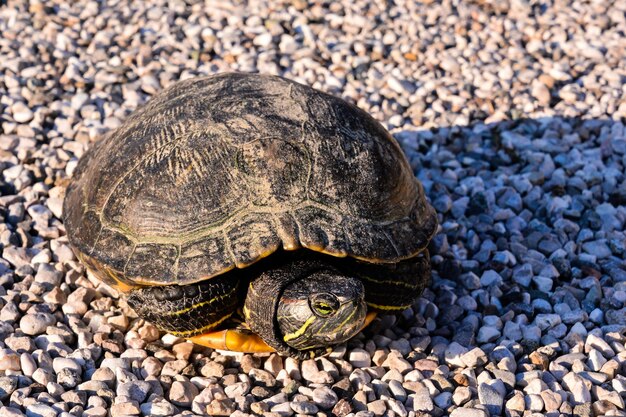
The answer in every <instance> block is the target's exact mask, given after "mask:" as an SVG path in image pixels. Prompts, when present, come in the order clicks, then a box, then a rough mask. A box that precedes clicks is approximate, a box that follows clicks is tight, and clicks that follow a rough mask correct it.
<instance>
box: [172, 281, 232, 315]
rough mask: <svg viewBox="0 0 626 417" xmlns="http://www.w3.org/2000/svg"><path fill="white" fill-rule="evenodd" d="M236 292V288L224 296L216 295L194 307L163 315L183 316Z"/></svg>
mask: <svg viewBox="0 0 626 417" xmlns="http://www.w3.org/2000/svg"><path fill="white" fill-rule="evenodd" d="M236 290H237V287H234V288H233V289H232V290H230V291H229V292H227V293H226V294H222V295H218V296H216V297H213V298H211V299H210V300H209V301H201V302H199V303H197V304H194V305H192V306H190V307H187V308H183V309H182V310H176V311H174V312H172V313H166V314H165V315H166V316H180V315H181V314H185V313H187V312H189V311H191V310H194V309H196V308H198V307H202V306H203V305H207V304H211V303H212V302H214V301H217V300H221V299H222V298H226V297H228V296H229V295H231V294H232V293H234V292H235V291H236Z"/></svg>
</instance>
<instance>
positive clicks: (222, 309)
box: [128, 276, 242, 338]
mask: <svg viewBox="0 0 626 417" xmlns="http://www.w3.org/2000/svg"><path fill="white" fill-rule="evenodd" d="M239 286H240V284H239V280H238V279H232V277H228V276H218V277H215V278H212V279H207V280H204V281H201V282H197V283H194V284H188V285H165V286H154V287H143V288H139V289H134V290H131V291H130V292H129V293H128V304H129V305H130V306H131V307H132V308H133V310H135V312H136V313H137V314H138V315H139V316H140V317H141V318H143V319H145V320H147V321H149V322H151V323H153V324H154V325H155V326H157V327H158V328H159V329H161V330H163V331H166V332H169V333H171V334H173V335H176V336H180V337H184V338H190V337H192V336H197V335H201V334H205V333H209V332H212V331H214V330H215V329H216V328H217V327H218V326H219V325H220V324H222V323H223V322H224V321H226V320H227V319H228V318H230V317H231V316H232V315H233V314H234V313H235V312H236V310H237V308H238V306H239V305H240V304H241V303H242V298H241V297H242V295H241V291H240V288H239Z"/></svg>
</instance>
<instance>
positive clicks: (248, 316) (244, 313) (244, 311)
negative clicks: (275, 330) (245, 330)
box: [242, 305, 250, 320]
mask: <svg viewBox="0 0 626 417" xmlns="http://www.w3.org/2000/svg"><path fill="white" fill-rule="evenodd" d="M242 310H243V316H244V317H245V318H246V320H248V319H249V318H250V311H249V310H248V308H247V307H246V306H245V305H244V306H243V309H242Z"/></svg>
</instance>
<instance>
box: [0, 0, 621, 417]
mask: <svg viewBox="0 0 626 417" xmlns="http://www.w3.org/2000/svg"><path fill="white" fill-rule="evenodd" d="M150 3H151V4H149V5H148V2H144V1H134V2H133V1H127V0H119V1H108V2H107V1H101V2H96V1H42V2H36V1H31V2H27V1H4V2H0V34H1V35H0V126H1V129H0V172H1V173H2V174H1V175H0V194H1V197H0V219H1V220H2V222H1V223H0V250H1V251H2V252H1V253H2V258H0V401H1V403H0V417H9V416H11V417H13V416H23V415H26V416H29V417H30V416H32V417H54V416H60V417H69V416H78V417H80V416H84V417H88V416H90V417H92V416H93V417H104V416H108V415H110V416H112V417H121V416H137V415H144V416H173V415H204V414H207V413H208V414H212V415H222V416H228V415H232V416H234V417H243V416H246V415H250V414H256V415H263V416H265V417H281V416H283V417H288V416H292V415H316V416H320V417H321V416H336V417H346V416H358V417H366V416H369V417H371V416H388V417H393V416H400V417H407V416H408V417H414V416H415V417H417V416H447V415H450V416H452V417H474V416H475V417H487V416H501V415H507V416H555V417H556V416H570V415H574V416H600V415H607V416H626V412H625V410H624V399H625V398H626V377H625V376H624V375H626V346H625V342H626V336H625V334H626V263H625V261H624V256H625V252H626V239H625V235H624V226H625V222H626V208H625V206H624V204H625V203H626V176H625V169H626V129H625V128H624V119H625V118H626V101H625V97H626V87H625V85H626V35H625V34H626V18H625V15H626V2H624V1H618V0H614V1H610V0H597V1H578V0H575V1H565V0H554V1H544V0H537V1H534V0H531V1H527V0H510V1H509V0H491V1H489V0H473V1H472V0H467V1H461V0H459V1H431V0H425V1H421V2H420V1H405V2H402V1H397V2H391V1H389V2H383V1H374V2H367V1H363V0H356V1H350V0H343V1H327V2H316V3H311V4H307V3H306V2H305V1H303V0H293V1H289V2H284V3H281V2H271V3H269V2H263V1H255V0H250V1H249V2H248V4H243V3H239V2H234V3H227V2H217V1H210V0H207V1H206V2H194V1H188V2H182V1H170V2H165V1H153V2H150ZM223 71H254V72H264V73H271V74H279V75H283V76H285V77H288V78H291V79H295V80H297V81H300V82H302V83H305V84H308V85H311V86H313V87H316V88H319V89H322V90H325V91H328V92H330V93H333V94H336V95H339V96H342V97H344V98H345V99H347V100H349V101H352V102H354V103H356V104H358V105H359V106H360V107H361V108H363V109H365V110H367V111H368V112H370V113H371V114H372V115H373V116H374V117H376V118H377V119H378V120H379V121H380V122H381V123H383V124H384V125H385V126H387V127H388V128H389V129H390V130H391V131H392V132H393V134H394V136H395V137H396V138H397V139H398V141H399V142H400V143H401V145H402V146H403V148H404V150H405V151H406V153H407V156H408V158H409V160H410V161H411V164H412V166H413V167H414V168H415V172H416V175H417V176H418V178H420V180H421V181H422V183H423V184H424V186H425V189H426V191H427V194H428V196H429V198H430V200H431V202H432V204H433V205H434V207H435V208H436V209H437V211H438V213H439V220H440V230H439V233H438V234H437V236H436V237H435V238H434V239H433V241H432V243H431V245H430V247H429V250H430V253H431V257H432V262H433V280H432V284H431V285H430V287H429V288H428V289H427V290H426V292H425V293H424V295H423V297H422V298H421V299H420V300H419V301H418V302H417V303H416V304H415V305H414V306H413V307H412V308H411V309H409V310H407V311H405V312H403V313H402V314H400V315H399V316H398V317H394V316H387V317H382V318H381V319H378V320H377V321H375V322H374V324H373V325H372V326H371V327H370V328H369V329H367V330H366V331H365V332H364V333H363V334H360V335H359V336H357V337H356V338H355V339H354V340H352V341H350V342H349V343H348V345H347V346H340V347H338V348H337V349H336V350H335V351H334V352H333V353H332V354H331V355H330V356H328V357H324V358H320V359H316V360H309V361H303V362H298V361H296V360H293V359H290V358H287V359H284V358H281V357H278V356H276V355H274V354H272V355H254V356H251V355H242V354H228V353H224V352H215V351H212V350H210V349H203V348H200V347H194V346H193V345H192V344H190V343H187V342H185V341H184V340H181V339H178V338H176V337H173V336H171V335H164V334H160V333H159V332H158V331H157V330H156V329H155V328H154V327H153V326H151V325H150V324H148V323H144V322H143V321H142V320H140V319H137V317H136V316H135V315H134V314H133V312H132V311H130V310H129V309H128V307H127V305H126V303H125V301H124V300H123V299H121V298H119V297H118V294H117V293H116V292H115V291H114V290H112V289H110V288H108V287H105V286H103V285H102V284H99V283H98V282H97V281H96V280H95V279H94V278H93V277H91V276H90V275H88V274H86V273H85V270H84V268H83V267H82V266H81V265H80V264H79V263H78V262H77V260H76V258H75V257H74V256H73V254H72V252H71V250H70V249H69V247H68V245H67V238H66V236H65V229H64V227H63V224H62V222H61V220H60V219H61V217H62V216H61V214H62V200H63V196H64V191H65V187H66V186H67V184H68V181H69V179H70V177H71V175H72V172H73V170H74V169H75V167H76V163H77V160H78V159H79V158H80V156H81V155H82V154H83V153H84V151H85V150H86V149H87V148H88V147H89V146H90V144H91V143H92V142H93V141H95V140H97V139H98V138H100V137H102V135H104V134H105V133H106V132H107V131H109V130H111V129H114V128H116V127H117V126H119V125H120V123H121V122H122V121H123V120H124V119H125V118H126V117H127V116H128V115H129V114H130V113H131V112H132V111H133V110H135V109H136V108H137V107H138V106H140V105H142V104H143V103H145V102H146V101H147V100H149V99H150V96H152V95H153V94H155V93H157V92H159V91H161V90H162V89H163V88H164V87H166V86H168V85H170V84H171V83H173V82H175V81H176V80H179V79H184V78H188V77H193V76H195V75H198V74H210V73H218V72H223Z"/></svg>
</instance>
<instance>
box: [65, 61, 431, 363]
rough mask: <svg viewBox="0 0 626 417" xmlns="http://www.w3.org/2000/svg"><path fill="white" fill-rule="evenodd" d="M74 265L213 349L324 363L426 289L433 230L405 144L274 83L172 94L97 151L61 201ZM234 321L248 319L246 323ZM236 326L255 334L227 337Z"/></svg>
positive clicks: (269, 79)
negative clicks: (373, 321)
mask: <svg viewBox="0 0 626 417" xmlns="http://www.w3.org/2000/svg"><path fill="white" fill-rule="evenodd" d="M64 210H65V215H64V219H65V226H66V229H67V234H68V236H69V241H70V243H71V245H72V247H73V248H74V250H75V252H76V254H77V256H78V258H79V259H81V260H82V261H83V262H84V264H86V265H87V267H88V268H89V269H90V270H91V271H92V272H93V273H94V274H95V275H96V276H97V277H99V278H100V279H101V280H102V281H105V282H106V283H108V284H111V285H113V286H115V287H117V288H118V289H120V290H121V291H123V292H125V293H127V295H128V302H129V304H130V306H131V307H132V308H133V309H134V310H135V311H136V312H137V314H138V315H139V316H140V317H143V318H145V319H146V320H148V321H150V322H152V323H154V324H155V325H156V326H158V327H159V328H160V329H162V330H165V331H168V332H170V333H172V334H174V335H179V336H182V337H186V338H191V339H192V340H194V341H196V342H198V343H200V344H205V345H208V346H212V347H217V348H223V349H230V350H240V351H249V352H254V351H268V350H274V349H275V350H276V351H278V352H280V353H284V354H289V355H294V356H308V355H313V354H317V353H320V352H322V351H324V350H325V349H326V348H327V347H329V346H333V345H335V344H338V343H341V342H344V341H346V340H348V339H349V338H351V337H352V336H354V335H355V334H356V333H358V332H359V330H360V329H361V328H362V327H363V325H364V323H365V320H366V312H367V310H368V308H369V310H370V311H386V312H389V311H391V312H393V311H398V310H402V309H404V308H406V307H407V306H409V305H411V303H413V302H414V300H415V299H416V297H418V296H419V294H420V293H421V290H422V289H423V287H424V286H425V285H426V284H427V283H428V281H429V276H430V266H429V259H428V255H427V251H425V250H424V248H425V247H426V245H427V244H428V242H429V240H430V238H431V237H432V235H433V233H434V232H435V229H436V227H437V218H436V214H435V212H434V210H433V209H432V207H431V206H430V205H429V204H428V203H427V201H426V199H425V198H424V192H423V189H422V186H421V184H420V183H419V182H418V181H417V180H416V179H415V177H414V175H413V173H412V171H411V167H410V165H409V164H408V162H407V160H406V158H405V156H404V155H403V153H402V151H401V149H400V147H399V146H398V144H397V143H396V141H395V140H394V139H393V138H392V137H391V136H390V135H389V133H388V132H387V131H386V130H385V129H384V128H383V127H382V126H381V125H380V124H379V123H378V122H376V121H375V120H374V119H373V118H372V117H370V116H369V115H368V114H367V113H365V112H363V111H362V110H360V109H358V108H357V107H355V106H353V105H351V104H348V103H347V102H345V101H343V100H341V99H339V98H337V97H333V96H331V95H328V94H325V93H322V92H320V91H317V90H314V89H312V88H309V87H306V86H304V85H301V84H298V83H296V82H293V81H289V80H287V79H284V78H280V77H275V76H265V75H256V74H239V73H228V74H220V75H215V76H207V77H200V78H194V79H189V80H185V81H181V82H178V83H177V84H175V85H174V86H172V87H171V88H168V89H166V90H165V91H163V92H162V93H161V94H159V95H158V96H156V97H154V98H153V99H152V100H151V101H150V102H149V103H148V104H147V105H146V106H144V107H143V108H141V109H139V110H138V111H136V112H135V113H134V114H133V115H131V116H130V117H129V118H128V120H126V122H125V123H123V124H122V125H121V126H120V127H119V128H117V129H116V130H115V131H113V132H112V133H110V134H109V135H108V136H107V137H106V138H104V139H102V140H100V141H98V142H97V143H95V144H94V146H93V147H92V148H91V149H90V150H89V151H88V152H86V153H85V155H84V156H83V158H82V159H81V160H80V162H79V164H78V166H77V168H76V171H75V174H74V180H73V182H72V183H71V184H70V186H69V187H68V189H67V196H66V199H65V205H64ZM239 312H241V313H239ZM239 314H241V316H242V318H243V320H244V323H245V324H246V325H247V328H249V329H250V330H245V329H244V330H236V329H233V324H232V321H231V319H233V318H234V317H235V316H238V315H239Z"/></svg>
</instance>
